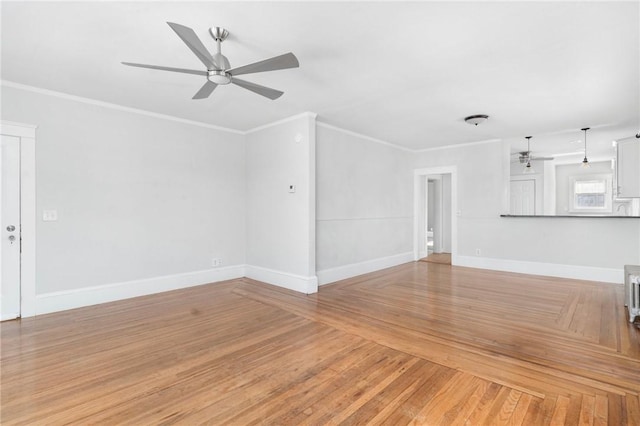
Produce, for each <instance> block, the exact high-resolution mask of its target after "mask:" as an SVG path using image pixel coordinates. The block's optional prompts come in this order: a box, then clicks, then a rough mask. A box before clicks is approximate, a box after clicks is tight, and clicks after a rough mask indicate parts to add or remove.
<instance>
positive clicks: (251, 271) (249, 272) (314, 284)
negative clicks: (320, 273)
mask: <svg viewBox="0 0 640 426" xmlns="http://www.w3.org/2000/svg"><path fill="white" fill-rule="evenodd" d="M245 277H247V278H251V279H252V280H256V281H262V282H265V283H268V284H273V285H277V286H279V287H284V288H287V289H289V290H295V291H298V292H300V293H305V294H311V293H316V292H317V291H318V278H317V277H315V276H313V277H305V276H302V275H295V274H290V273H288V272H282V271H276V270H274V269H267V268H262V267H260V266H252V265H247V266H246V270H245Z"/></svg>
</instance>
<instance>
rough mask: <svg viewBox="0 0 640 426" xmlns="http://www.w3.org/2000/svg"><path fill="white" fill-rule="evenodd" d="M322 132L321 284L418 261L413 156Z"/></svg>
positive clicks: (338, 132)
mask: <svg viewBox="0 0 640 426" xmlns="http://www.w3.org/2000/svg"><path fill="white" fill-rule="evenodd" d="M317 131H318V136H317V147H316V150H317V268H318V278H319V280H320V283H321V284H325V283H328V282H333V281H335V280H337V279H341V278H346V277H348V276H353V275H358V274H359V273H364V272H368V271H370V270H375V269H380V268H382V267H385V266H390V265H392V264H397V263H402V262H406V261H410V260H412V250H413V235H412V232H413V231H412V227H413V201H412V196H413V176H412V170H411V167H410V153H409V152H406V151H403V150H399V149H397V148H395V147H391V146H388V145H385V144H382V143H377V142H375V141H372V140H370V139H368V138H366V137H362V136H359V135H357V134H354V133H351V132H346V131H341V130H340V129H336V128H333V127H330V126H327V125H325V124H322V123H319V124H318V130H317ZM423 221H424V220H423Z"/></svg>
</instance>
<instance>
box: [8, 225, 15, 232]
mask: <svg viewBox="0 0 640 426" xmlns="http://www.w3.org/2000/svg"><path fill="white" fill-rule="evenodd" d="M15 230H16V227H15V226H13V225H9V226H7V231H9V232H13V231H15Z"/></svg>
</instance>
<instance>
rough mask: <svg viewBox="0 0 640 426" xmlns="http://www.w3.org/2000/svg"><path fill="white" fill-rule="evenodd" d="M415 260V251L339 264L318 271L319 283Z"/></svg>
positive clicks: (330, 281)
mask: <svg viewBox="0 0 640 426" xmlns="http://www.w3.org/2000/svg"><path fill="white" fill-rule="evenodd" d="M412 261H413V252H407V253H401V254H395V255H393V256H387V257H380V258H377V259H371V260H366V261H364V262H359V263H352V264H349V265H344V266H338V267H337V268H331V269H324V270H322V271H318V272H317V274H318V284H319V285H325V284H329V283H333V282H336V281H340V280H344V279H347V278H351V277H355V276H358V275H362V274H367V273H369V272H375V271H379V270H380V269H384V268H390V267H392V266H396V265H401V264H403V263H407V262H412Z"/></svg>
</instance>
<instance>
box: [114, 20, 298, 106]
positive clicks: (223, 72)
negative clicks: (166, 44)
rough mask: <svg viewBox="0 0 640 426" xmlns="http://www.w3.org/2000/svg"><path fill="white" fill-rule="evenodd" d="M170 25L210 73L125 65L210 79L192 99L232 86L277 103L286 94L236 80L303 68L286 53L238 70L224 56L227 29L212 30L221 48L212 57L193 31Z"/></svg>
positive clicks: (201, 97) (130, 63) (227, 34)
mask: <svg viewBox="0 0 640 426" xmlns="http://www.w3.org/2000/svg"><path fill="white" fill-rule="evenodd" d="M167 24H168V25H169V26H170V27H171V29H172V30H173V31H175V33H176V34H177V35H178V37H180V39H181V40H182V41H183V42H184V44H186V45H187V47H188V48H189V49H190V50H191V51H192V52H193V53H194V54H195V55H196V56H197V57H198V59H200V62H202V63H203V64H204V66H205V67H206V71H199V70H190V69H184V68H173V67H165V66H160V65H148V64H137V63H133V62H122V64H123V65H128V66H131V67H138V68H147V69H153V70H160V71H170V72H179V73H184V74H194V75H200V76H204V77H206V78H207V81H206V82H205V83H204V85H203V86H202V87H201V88H200V90H198V92H197V93H196V94H195V95H194V96H193V98H192V99H206V98H208V97H209V96H210V95H211V93H213V91H214V90H215V89H216V88H217V87H218V86H220V85H227V84H229V83H232V84H235V85H236V86H240V87H242V88H243V89H246V90H249V91H251V92H253V93H257V94H258V95H261V96H264V97H266V98H269V99H271V100H274V99H277V98H279V97H280V96H282V94H283V93H284V92H282V91H280V90H276V89H272V88H270V87H265V86H261V85H259V84H255V83H251V82H250V81H246V80H241V79H239V78H236V76H238V75H242V74H253V73H258V72H266V71H276V70H282V69H287V68H297V67H299V66H300V64H299V62H298V58H296V56H295V55H294V54H293V53H291V52H289V53H285V54H284V55H280V56H274V57H273V58H269V59H265V60H263V61H259V62H254V63H252V64H248V65H244V66H241V67H237V68H231V64H230V63H229V60H228V59H227V57H226V56H224V55H223V54H222V42H223V41H225V40H226V38H227V37H228V36H229V31H227V30H226V29H225V28H222V27H211V28H209V34H211V37H213V39H214V40H215V42H216V47H217V52H216V53H215V54H214V55H212V54H211V53H209V51H208V50H207V48H206V47H205V46H204V44H202V41H200V39H199V38H198V36H197V35H196V33H195V31H193V30H192V29H191V28H189V27H185V26H184V25H180V24H176V23H173V22H167Z"/></svg>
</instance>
